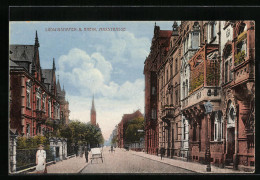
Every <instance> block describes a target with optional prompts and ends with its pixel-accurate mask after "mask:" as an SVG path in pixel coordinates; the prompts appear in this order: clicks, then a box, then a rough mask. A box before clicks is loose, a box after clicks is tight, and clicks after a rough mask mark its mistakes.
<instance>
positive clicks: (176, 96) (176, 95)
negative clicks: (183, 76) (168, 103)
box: [175, 90, 178, 105]
mask: <svg viewBox="0 0 260 180" xmlns="http://www.w3.org/2000/svg"><path fill="white" fill-rule="evenodd" d="M175 100H176V101H175V103H176V105H177V104H178V90H176V91H175Z"/></svg>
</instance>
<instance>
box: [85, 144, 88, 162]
mask: <svg viewBox="0 0 260 180" xmlns="http://www.w3.org/2000/svg"><path fill="white" fill-rule="evenodd" d="M85 158H86V162H87V163H88V148H87V147H85Z"/></svg>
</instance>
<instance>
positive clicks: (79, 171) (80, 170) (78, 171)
mask: <svg viewBox="0 0 260 180" xmlns="http://www.w3.org/2000/svg"><path fill="white" fill-rule="evenodd" d="M88 165H89V162H88V163H87V164H86V165H84V166H83V167H82V168H80V169H79V170H77V171H76V173H81V172H82V171H83V169H85V168H86V167H87V166H88Z"/></svg>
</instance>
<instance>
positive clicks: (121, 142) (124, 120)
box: [117, 110, 143, 148]
mask: <svg viewBox="0 0 260 180" xmlns="http://www.w3.org/2000/svg"><path fill="white" fill-rule="evenodd" d="M138 117H143V114H142V113H141V112H140V111H139V110H137V111H135V112H134V113H132V114H124V115H123V117H122V120H121V121H120V123H119V124H118V132H117V136H118V138H117V139H118V147H120V148H124V146H125V144H124V140H125V137H124V135H125V131H126V128H127V122H128V121H131V120H133V119H135V118H138Z"/></svg>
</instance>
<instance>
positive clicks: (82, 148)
mask: <svg viewBox="0 0 260 180" xmlns="http://www.w3.org/2000/svg"><path fill="white" fill-rule="evenodd" d="M83 154H84V147H82V146H81V147H80V157H81V158H82V157H83Z"/></svg>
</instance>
